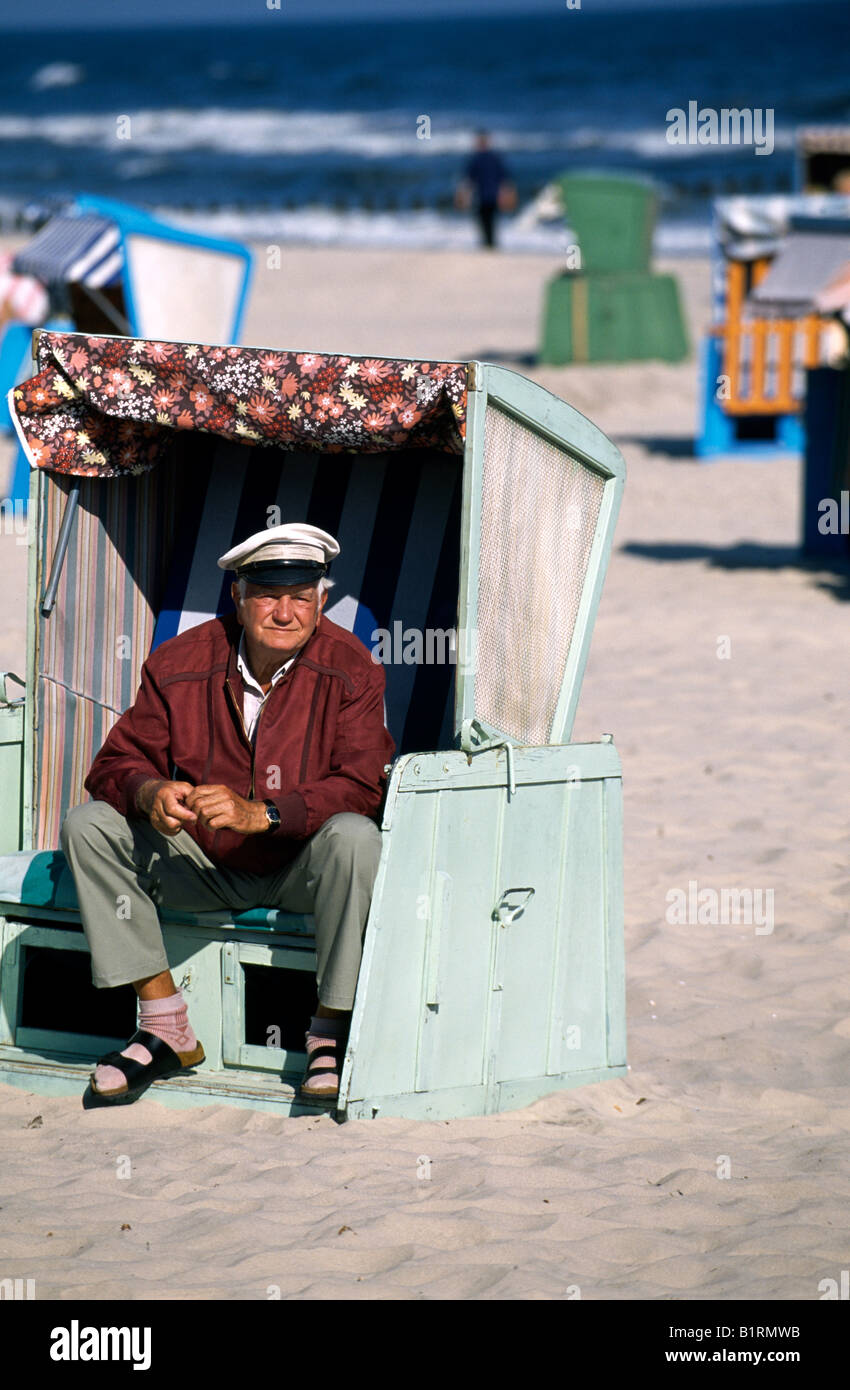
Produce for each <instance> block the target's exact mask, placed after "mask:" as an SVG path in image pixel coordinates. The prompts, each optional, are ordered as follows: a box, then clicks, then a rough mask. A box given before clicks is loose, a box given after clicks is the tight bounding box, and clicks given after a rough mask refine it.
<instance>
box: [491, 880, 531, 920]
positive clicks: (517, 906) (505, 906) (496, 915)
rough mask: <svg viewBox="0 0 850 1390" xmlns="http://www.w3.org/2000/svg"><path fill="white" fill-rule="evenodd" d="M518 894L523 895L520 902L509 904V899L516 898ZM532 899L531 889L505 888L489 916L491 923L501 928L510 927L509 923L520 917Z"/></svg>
mask: <svg viewBox="0 0 850 1390" xmlns="http://www.w3.org/2000/svg"><path fill="white" fill-rule="evenodd" d="M518 893H523V894H524V895H525V896H524V897H523V898H522V900H521V901H520V902H518V903H511V901H510V899H511V898H512V897H516V895H517V894H518ZM533 897H534V889H533V888H506V889H505V891H504V893H503V894H502V896H501V897H500V899H499V901H498V902H497V903H496V906H495V907H494V908H493V911H492V913H491V914H490V915H491V917H492V919H493V921H494V922H498V923H499V925H500V926H503V927H508V926H510V924H511V922H515V921H516V919H517V917H521V916H522V914H523V912H524V911H525V909H526V907H527V906H528V904H529V903H530V902H531V899H532V898H533Z"/></svg>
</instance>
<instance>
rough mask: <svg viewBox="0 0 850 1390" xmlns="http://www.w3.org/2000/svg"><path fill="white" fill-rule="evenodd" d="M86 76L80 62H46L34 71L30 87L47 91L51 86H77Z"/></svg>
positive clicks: (34, 89) (37, 90)
mask: <svg viewBox="0 0 850 1390" xmlns="http://www.w3.org/2000/svg"><path fill="white" fill-rule="evenodd" d="M85 77H86V70H85V68H83V67H81V66H80V64H79V63H45V65H44V67H43V68H39V69H38V71H37V72H34V73H33V75H32V77H31V78H30V87H32V89H33V91H36V92H44V91H47V89H48V88H49V87H76V86H77V84H78V83H79V82H84V81H85Z"/></svg>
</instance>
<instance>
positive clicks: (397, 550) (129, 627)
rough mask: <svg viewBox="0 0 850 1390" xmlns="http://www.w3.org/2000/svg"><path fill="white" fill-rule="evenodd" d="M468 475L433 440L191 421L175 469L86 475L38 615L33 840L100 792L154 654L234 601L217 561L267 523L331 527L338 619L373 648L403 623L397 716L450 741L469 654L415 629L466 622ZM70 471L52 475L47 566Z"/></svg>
mask: <svg viewBox="0 0 850 1390" xmlns="http://www.w3.org/2000/svg"><path fill="white" fill-rule="evenodd" d="M461 475H462V460H461V458H460V457H459V456H456V455H451V454H448V453H444V452H440V451H437V450H428V449H410V450H393V451H392V452H388V453H386V454H379V453H371V454H355V453H342V452H340V453H329V454H319V453H309V454H308V453H300V452H295V451H287V450H284V449H269V448H263V449H256V448H251V447H250V446H247V445H240V444H236V443H231V442H228V441H225V440H219V439H217V438H215V437H214V436H209V435H200V434H192V433H186V434H181V436H179V437H178V439H177V441H176V447H175V457H174V459H173V461H172V464H171V466H166V467H159V468H157V469H155V470H153V472H151V473H148V474H144V475H142V476H140V477H138V478H123V479H108V480H100V479H91V480H90V479H79V480H77V481H80V482H81V484H82V487H81V502H80V507H79V510H78V513H77V518H76V521H75V526H74V531H73V534H72V539H71V545H70V547H69V551H68V555H67V558H66V562H65V567H64V570H63V575H62V580H61V583H60V587H59V593H58V595H57V603H56V607H55V609H54V612H53V613H52V614H51V616H50V617H48V618H40V619H39V623H40V643H39V646H40V652H39V674H38V701H39V706H38V721H37V730H36V741H35V759H34V763H35V787H36V789H37V796H36V803H37V811H36V828H35V845H36V847H37V848H53V847H55V846H56V845H57V844H58V835H59V827H60V825H61V821H62V817H63V816H64V814H65V812H66V811H67V810H68V809H69V808H70V807H71V806H74V805H77V804H78V803H79V802H80V801H83V800H85V799H86V793H85V790H84V787H83V782H84V780H85V776H86V773H87V771H88V768H89V766H90V765H91V762H92V759H93V757H94V755H95V753H96V752H97V750H98V748H99V747H100V745H101V743H102V742H103V739H104V738H105V737H106V734H107V733H108V731H109V729H110V728H111V726H112V724H113V723H114V722H115V720H116V719H117V717H118V715H119V714H120V713H121V712H122V711H123V710H124V709H126V708H127V707H128V706H129V705H130V704H131V703H132V701H133V699H134V698H135V693H136V689H137V687H138V678H139V670H140V667H141V663H142V661H143V660H144V659H145V657H146V656H147V654H148V652H149V651H151V650H153V649H154V648H156V647H157V646H159V645H160V644H161V643H162V642H164V641H166V640H168V639H169V638H170V637H173V636H175V635H176V634H177V633H180V632H185V631H186V630H187V629H188V628H190V627H193V626H195V625H197V624H198V623H202V622H205V621H207V619H209V618H211V617H214V616H216V615H221V614H224V613H227V612H230V611H232V606H233V605H232V602H231V599H230V583H231V580H232V577H233V576H232V575H230V574H224V573H223V572H222V571H221V570H219V569H218V567H217V565H216V559H217V557H218V556H219V555H221V554H223V553H224V551H226V550H228V549H229V548H230V547H231V546H232V545H235V544H236V543H237V542H238V541H239V540H242V539H244V538H245V537H246V536H248V535H251V534H252V533H253V532H255V531H259V530H262V529H263V527H264V526H266V525H267V524H268V523H269V520H270V518H274V522H275V524H276V522H277V520H278V519H279V520H280V521H307V522H309V523H311V524H313V525H316V526H320V527H322V528H323V529H324V530H327V531H330V532H331V534H333V535H335V536H336V537H337V538H338V540H339V542H340V547H341V553H340V555H339V557H338V559H337V560H336V561H335V562H334V565H333V568H332V571H331V577H332V578H333V579H334V581H335V583H334V587H333V588H332V589H331V591H330V593H329V595H328V600H327V607H326V610H325V611H326V613H327V615H328V616H329V617H330V618H331V619H332V620H333V621H334V622H336V623H338V624H339V625H340V626H341V627H344V628H347V629H348V630H349V631H351V632H354V633H355V634H356V635H357V636H358V637H359V638H360V639H361V641H363V643H364V644H365V645H366V646H367V647H370V648H374V647H375V646H376V645H377V641H378V630H379V629H382V630H384V631H385V632H387V633H389V634H392V637H393V639H394V640H393V642H392V649H391V655H392V658H393V660H391V661H390V662H389V663H388V664H386V666H385V671H386V678H387V688H386V722H387V726H388V728H389V730H390V732H391V733H392V735H393V737H394V739H395V741H396V751H397V752H416V751H426V750H429V749H437V748H447V747H451V746H452V743H453V741H454V739H453V736H454V685H455V683H454V675H455V671H456V667H455V666H454V665H453V664H452V663H451V661H447V660H445V659H443V660H437V661H436V662H434V663H432V664H426V663H422V662H410V661H408V662H405V661H404V660H403V656H404V641H403V638H404V633H405V632H407V631H409V630H413V631H415V632H420V633H424V632H425V631H427V630H428V629H431V630H438V631H442V632H445V631H446V630H447V629H452V628H454V626H455V624H456V621H457V599H458V584H459V562H460V515H461ZM70 481H71V480H69V479H67V478H63V477H61V476H60V477H57V476H56V475H46V480H45V489H44V494H45V495H44V507H45V522H46V524H45V525H44V526H43V528H42V532H43V536H44V545H43V553H42V567H43V571H44V572H45V573H46V572H47V570H48V569H49V567H50V562H51V557H52V555H53V550H54V547H55V543H56V536H57V533H58V528H59V524H60V522H61V516H62V510H63V505H64V501H65V496H66V494H67V491H68V488H69V484H70ZM272 508H276V509H277V510H276V511H271V510H270V509H272ZM151 522H152V523H153V524H150V523H151ZM408 650H409V649H408ZM436 650H437V652H438V653H439V651H440V646H439V644H438V645H437V648H436ZM385 652H386V647H385ZM443 655H444V657H445V652H443Z"/></svg>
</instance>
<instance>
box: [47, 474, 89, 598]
mask: <svg viewBox="0 0 850 1390" xmlns="http://www.w3.org/2000/svg"><path fill="white" fill-rule="evenodd" d="M79 500H80V485H79V483H74V486H73V487H72V488H71V491H70V492H69V493H68V501H67V502H66V503H65V512H64V515H63V517H62V525H61V526H60V528H59V536H58V538H57V541H56V550H55V551H54V554H53V565H52V567H51V570H50V578H49V579H48V581H47V588H46V589H45V591H44V598H43V599H42V600H41V611H42V614H43V615H44V617H45V618H49V617H50V614H51V613H52V611H53V605H54V603H55V602H56V590H57V589H58V588H59V580H60V578H61V577H62V566H63V564H64V563H65V553H66V551H67V549H68V542H69V541H70V539H71V524H72V522H73V520H74V513H75V512H76V510H77V503H78V502H79Z"/></svg>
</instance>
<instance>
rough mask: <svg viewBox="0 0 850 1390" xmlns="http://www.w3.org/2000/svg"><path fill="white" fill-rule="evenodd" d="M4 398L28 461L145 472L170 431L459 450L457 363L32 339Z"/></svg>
mask: <svg viewBox="0 0 850 1390" xmlns="http://www.w3.org/2000/svg"><path fill="white" fill-rule="evenodd" d="M37 361H38V372H37V374H36V375H35V376H34V377H31V378H30V380H29V381H25V382H23V383H22V384H21V385H20V386H18V387H16V388H15V390H14V392H13V393H12V398H13V399H12V416H13V419H14V421H15V424H16V427H17V430H18V433H19V435H20V438H21V441H22V443H23V445H24V448H25V450H26V453H27V455H28V457H29V459H30V462H31V463H32V464H33V466H35V467H37V468H46V469H49V470H51V471H53V472H56V473H73V474H80V475H83V476H87V477H103V478H109V477H120V476H122V475H124V474H128V473H145V472H147V471H148V470H149V469H151V468H153V467H155V466H156V464H157V463H158V462H159V461H160V460H161V459H162V458H163V457H164V455H165V453H166V452H167V451H168V450H169V449H170V447H171V444H172V442H173V439H174V434H173V431H175V430H200V431H204V432H206V433H209V434H216V435H221V436H223V437H224V438H226V439H233V440H237V441H240V442H242V443H246V444H255V445H260V446H262V445H266V446H276V447H278V448H280V447H283V448H290V449H315V450H320V451H321V452H323V453H334V452H357V453H378V452H382V451H384V450H387V449H402V448H405V449H406V448H435V449H441V450H444V451H446V452H449V453H456V454H457V453H462V452H463V440H464V435H465V427H466V364H465V363H460V362H417V361H402V360H391V359H389V358H381V357H342V356H338V355H326V354H320V353H315V352H278V351H273V350H271V349H268V350H267V349H264V348H246V347H204V346H201V345H196V344H192V343H160V342H151V341H140V340H138V339H133V338H104V337H91V336H88V335H86V334H82V333H46V332H45V333H41V334H40V335H39V339H38V349H37Z"/></svg>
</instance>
